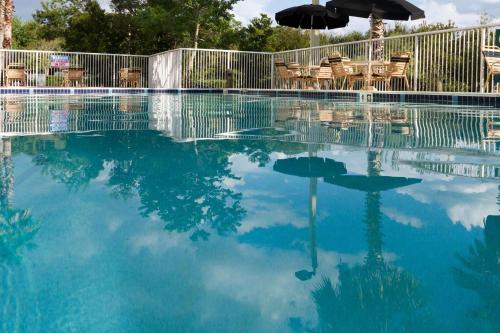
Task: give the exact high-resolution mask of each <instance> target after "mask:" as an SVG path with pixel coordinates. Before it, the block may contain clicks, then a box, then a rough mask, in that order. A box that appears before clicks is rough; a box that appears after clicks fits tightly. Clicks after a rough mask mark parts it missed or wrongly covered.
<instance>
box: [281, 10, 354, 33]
mask: <svg viewBox="0 0 500 333" xmlns="http://www.w3.org/2000/svg"><path fill="white" fill-rule="evenodd" d="M275 18H276V22H278V24H279V25H282V26H287V27H292V28H301V29H335V28H343V27H345V26H346V25H347V23H349V17H348V16H345V15H339V14H336V13H334V12H330V11H328V10H326V8H325V7H324V6H321V5H303V6H296V7H291V8H288V9H285V10H282V11H280V12H278V13H276V16H275Z"/></svg>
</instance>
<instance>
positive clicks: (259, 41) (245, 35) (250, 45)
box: [240, 14, 273, 51]
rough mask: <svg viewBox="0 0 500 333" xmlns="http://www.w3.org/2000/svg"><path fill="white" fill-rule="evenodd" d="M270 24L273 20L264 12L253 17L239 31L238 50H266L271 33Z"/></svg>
mask: <svg viewBox="0 0 500 333" xmlns="http://www.w3.org/2000/svg"><path fill="white" fill-rule="evenodd" d="M272 24H273V21H272V20H271V18H270V17H269V16H267V15H266V14H260V16H258V17H255V18H253V19H252V20H251V21H250V24H249V25H248V26H246V27H245V28H243V29H242V31H241V41H240V50H242V51H268V50H269V44H270V43H269V42H270V38H271V36H272V35H273V27H272Z"/></svg>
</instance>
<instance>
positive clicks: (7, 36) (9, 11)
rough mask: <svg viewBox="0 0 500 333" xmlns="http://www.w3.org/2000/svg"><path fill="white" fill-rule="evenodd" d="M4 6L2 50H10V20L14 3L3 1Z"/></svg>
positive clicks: (12, 15) (7, 0) (11, 0)
mask: <svg viewBox="0 0 500 333" xmlns="http://www.w3.org/2000/svg"><path fill="white" fill-rule="evenodd" d="M3 3H4V5H5V10H4V17H3V25H4V36H3V43H2V47H3V48H4V49H11V48H12V20H13V18H14V1H13V0H4V1H3Z"/></svg>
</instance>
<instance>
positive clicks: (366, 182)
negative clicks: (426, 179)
mask: <svg viewBox="0 0 500 333" xmlns="http://www.w3.org/2000/svg"><path fill="white" fill-rule="evenodd" d="M325 182H326V183H329V184H333V185H338V186H342V187H345V188H349V189H353V190H359V191H363V192H382V191H388V190H393V189H396V188H400V187H405V186H410V185H414V184H418V183H421V182H422V179H417V178H405V177H388V176H338V177H325Z"/></svg>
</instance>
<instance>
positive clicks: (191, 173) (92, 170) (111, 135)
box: [17, 132, 307, 240]
mask: <svg viewBox="0 0 500 333" xmlns="http://www.w3.org/2000/svg"><path fill="white" fill-rule="evenodd" d="M18 140H20V141H22V140H25V141H29V140H33V139H30V138H18ZM54 140H64V141H65V148H64V151H62V150H57V149H55V148H54V145H51V144H47V143H44V144H41V143H40V142H41V141H37V140H35V141H36V142H34V143H33V142H32V143H30V144H28V142H19V143H18V145H17V146H18V147H19V150H20V151H23V147H31V148H30V150H28V151H27V153H29V154H31V155H34V156H35V158H34V159H35V162H36V163H37V164H38V165H40V166H41V167H42V170H43V171H44V172H45V173H46V174H48V175H50V176H51V177H53V178H54V179H55V180H56V181H58V182H61V183H63V184H65V185H66V186H68V187H69V188H70V189H74V190H77V189H79V188H82V187H83V186H86V185H87V184H88V183H89V182H90V181H92V180H93V179H96V178H97V177H98V176H99V175H100V174H102V175H106V176H107V177H104V178H105V179H106V180H105V181H106V184H107V185H108V186H109V187H110V188H111V191H112V194H113V195H115V196H118V197H120V198H123V199H127V198H130V197H132V196H135V195H138V197H139V199H140V202H141V207H140V212H141V214H142V215H143V216H145V217H155V216H157V217H159V218H161V219H162V220H163V221H164V223H165V229H167V230H169V231H177V232H192V233H193V234H192V239H194V240H197V239H207V238H208V236H209V234H210V232H211V231H215V232H217V233H218V234H226V233H229V232H234V231H236V228H237V227H238V226H239V223H240V220H241V219H242V217H243V215H244V214H245V211H244V209H243V208H242V206H241V204H240V201H241V193H238V192H236V191H235V190H234V189H232V188H231V187H230V186H228V184H230V183H234V180H237V177H236V176H235V175H233V174H232V171H231V163H230V161H229V157H230V156H231V155H232V154H235V153H240V152H243V153H244V154H246V155H247V156H249V159H250V160H251V161H253V162H255V163H258V164H259V165H265V164H266V163H267V162H268V161H269V160H270V157H269V155H270V154H271V153H272V152H274V151H283V152H287V153H297V152H303V151H305V150H306V149H307V148H306V146H305V145H302V144H295V143H283V144H281V145H280V143H279V142H274V141H266V142H262V141H239V140H238V141H236V140H234V141H232V140H227V141H213V140H208V141H199V142H197V143H196V145H194V144H192V143H176V142H173V141H172V140H170V139H168V138H165V137H163V136H160V135H159V134H158V133H156V132H107V133H104V134H102V135H92V136H74V135H67V136H57V137H54ZM33 147H35V148H33Z"/></svg>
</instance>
